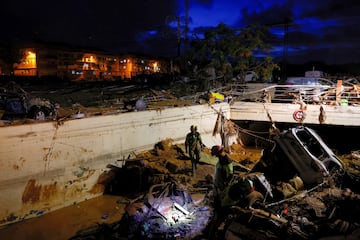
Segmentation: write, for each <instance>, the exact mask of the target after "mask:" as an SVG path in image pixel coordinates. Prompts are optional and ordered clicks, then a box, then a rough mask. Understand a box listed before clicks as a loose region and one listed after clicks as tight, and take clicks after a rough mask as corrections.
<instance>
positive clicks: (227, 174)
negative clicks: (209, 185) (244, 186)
mask: <svg viewBox="0 0 360 240" xmlns="http://www.w3.org/2000/svg"><path fill="white" fill-rule="evenodd" d="M211 155H212V156H216V157H217V158H218V162H217V163H216V166H215V177H214V185H215V197H219V196H220V195H221V193H222V191H223V190H224V189H225V188H226V187H227V186H228V184H229V183H230V181H231V179H232V177H233V174H234V166H233V161H232V159H231V158H230V157H229V156H228V155H227V154H226V152H225V150H224V149H223V148H222V147H221V146H218V145H215V146H213V147H212V148H211Z"/></svg>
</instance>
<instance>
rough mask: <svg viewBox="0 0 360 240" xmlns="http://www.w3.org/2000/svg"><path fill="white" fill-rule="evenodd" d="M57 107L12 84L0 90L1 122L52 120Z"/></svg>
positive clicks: (54, 117)
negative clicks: (27, 119)
mask: <svg viewBox="0 0 360 240" xmlns="http://www.w3.org/2000/svg"><path fill="white" fill-rule="evenodd" d="M56 108H57V105H56V104H55V103H52V102H51V101H50V100H48V99H42V98H39V97H35V96H32V95H31V94H30V93H28V92H26V91H25V90H24V89H22V88H21V87H20V86H18V85H17V84H16V83H14V82H10V83H9V84H8V85H7V86H5V87H1V88H0V111H1V113H2V114H1V120H3V121H13V120H16V119H24V118H29V119H34V120H54V119H56V115H57V113H56Z"/></svg>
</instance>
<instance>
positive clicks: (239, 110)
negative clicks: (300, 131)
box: [230, 101, 360, 126]
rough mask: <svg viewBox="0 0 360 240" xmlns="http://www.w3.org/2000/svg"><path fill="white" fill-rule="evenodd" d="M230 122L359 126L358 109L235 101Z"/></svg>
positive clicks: (359, 110)
mask: <svg viewBox="0 0 360 240" xmlns="http://www.w3.org/2000/svg"><path fill="white" fill-rule="evenodd" d="M230 118H231V120H240V121H242V120H244V121H249V120H250V121H270V122H284V123H304V124H327V125H340V126H341V125H343V126H360V107H357V106H330V105H314V104H309V105H301V104H291V103H257V102H242V101H236V102H234V103H233V104H231V105H230Z"/></svg>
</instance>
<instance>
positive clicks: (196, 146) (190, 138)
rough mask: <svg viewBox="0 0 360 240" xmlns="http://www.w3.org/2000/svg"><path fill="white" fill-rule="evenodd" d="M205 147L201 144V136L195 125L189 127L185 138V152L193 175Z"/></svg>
mask: <svg viewBox="0 0 360 240" xmlns="http://www.w3.org/2000/svg"><path fill="white" fill-rule="evenodd" d="M204 146H205V145H204V144H203V142H202V139H201V135H200V133H199V132H198V131H197V126H196V125H191V127H190V132H189V133H188V134H187V135H186V138H185V151H186V153H188V154H189V157H190V159H191V166H192V173H193V176H194V175H195V170H196V168H197V164H198V163H199V161H200V153H201V150H202V148H203V147H204Z"/></svg>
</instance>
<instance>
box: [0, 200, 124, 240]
mask: <svg viewBox="0 0 360 240" xmlns="http://www.w3.org/2000/svg"><path fill="white" fill-rule="evenodd" d="M127 203H128V201H127V199H125V198H124V197H120V196H111V195H103V196H99V197H97V198H94V199H90V200H87V201H85V202H81V203H79V204H74V205H72V206H69V207H66V208H63V209H60V210H56V211H53V212H50V213H47V214H44V215H42V216H40V217H36V218H31V219H27V220H24V221H22V222H18V223H14V224H11V225H8V226H4V227H2V228H1V229H0V239H8V240H11V239H14V240H22V239H26V240H45V239H46V240H49V239H51V240H65V239H69V238H71V237H73V236H74V235H76V233H77V232H78V231H79V230H81V229H85V228H88V227H91V226H94V225H96V224H97V223H112V222H116V221H118V220H119V219H120V218H121V217H122V215H123V214H124V210H125V206H126V204H127Z"/></svg>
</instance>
